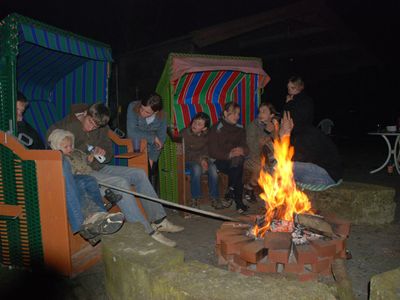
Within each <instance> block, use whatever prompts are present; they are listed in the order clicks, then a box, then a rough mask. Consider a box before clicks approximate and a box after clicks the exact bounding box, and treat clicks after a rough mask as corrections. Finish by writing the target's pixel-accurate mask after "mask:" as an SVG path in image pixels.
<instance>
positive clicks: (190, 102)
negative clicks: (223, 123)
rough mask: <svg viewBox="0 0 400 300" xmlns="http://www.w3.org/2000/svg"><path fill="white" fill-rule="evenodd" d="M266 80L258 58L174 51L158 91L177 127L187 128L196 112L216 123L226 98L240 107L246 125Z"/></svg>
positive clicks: (253, 115) (266, 77)
mask: <svg viewBox="0 0 400 300" xmlns="http://www.w3.org/2000/svg"><path fill="white" fill-rule="evenodd" d="M269 80H270V77H269V76H268V74H267V73H266V72H265V71H264V70H263V67H262V61H261V59H259V58H248V57H227V56H211V55H190V54H176V53H173V54H170V56H169V58H168V61H167V64H166V66H165V68H164V72H163V75H162V77H161V79H160V81H159V84H158V87H157V91H158V92H159V93H160V94H161V95H162V96H163V99H164V104H165V106H166V107H167V108H168V110H169V113H170V117H171V119H170V122H171V123H172V124H173V125H174V126H176V128H177V130H180V129H182V128H184V127H186V126H187V125H188V124H189V123H190V120H191V118H192V117H193V116H194V115H195V114H196V113H197V112H199V111H204V112H206V113H208V114H209V115H210V117H211V120H212V123H215V122H217V120H218V118H219V116H220V114H221V112H222V109H223V106H224V105H225V103H226V102H229V101H235V102H237V103H238V104H239V105H240V106H241V110H242V111H241V119H240V122H241V123H242V124H245V125H246V124H248V123H249V122H250V121H252V120H253V119H254V117H255V115H256V112H257V106H258V102H259V98H260V93H261V91H262V88H263V87H264V86H265V85H266V84H267V83H268V81H269Z"/></svg>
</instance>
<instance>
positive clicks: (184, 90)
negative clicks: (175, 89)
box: [178, 73, 194, 103]
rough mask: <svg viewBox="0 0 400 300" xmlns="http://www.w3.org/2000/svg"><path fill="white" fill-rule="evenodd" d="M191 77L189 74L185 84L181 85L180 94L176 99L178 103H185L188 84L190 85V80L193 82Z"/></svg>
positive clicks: (191, 74)
mask: <svg viewBox="0 0 400 300" xmlns="http://www.w3.org/2000/svg"><path fill="white" fill-rule="evenodd" d="M193 77H194V73H190V74H189V75H188V76H187V77H186V79H185V82H184V83H183V87H182V90H181V92H180V94H179V97H178V103H185V99H186V95H187V91H188V89H189V86H190V83H191V82H192V80H193Z"/></svg>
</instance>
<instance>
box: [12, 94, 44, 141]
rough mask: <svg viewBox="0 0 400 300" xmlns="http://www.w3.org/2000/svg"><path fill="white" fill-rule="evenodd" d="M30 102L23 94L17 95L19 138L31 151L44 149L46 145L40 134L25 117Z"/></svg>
mask: <svg viewBox="0 0 400 300" xmlns="http://www.w3.org/2000/svg"><path fill="white" fill-rule="evenodd" d="M28 104H29V103H28V100H27V99H26V97H25V96H24V94H22V93H21V92H18V94H17V138H18V139H19V141H20V142H21V143H22V144H24V145H25V146H26V147H27V148H29V149H44V144H43V141H42V139H41V138H40V136H39V134H38V132H37V131H36V130H35V129H34V128H33V127H32V126H31V125H30V124H29V123H27V122H25V121H24V119H23V115H24V112H25V110H26V108H27V106H28Z"/></svg>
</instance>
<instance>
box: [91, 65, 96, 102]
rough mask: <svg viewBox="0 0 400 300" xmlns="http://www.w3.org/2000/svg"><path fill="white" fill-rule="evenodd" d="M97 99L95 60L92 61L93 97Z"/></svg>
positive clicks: (94, 99)
mask: <svg viewBox="0 0 400 300" xmlns="http://www.w3.org/2000/svg"><path fill="white" fill-rule="evenodd" d="M92 101H97V62H95V61H94V62H93V99H92Z"/></svg>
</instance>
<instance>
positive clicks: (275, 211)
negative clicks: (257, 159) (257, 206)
mask: <svg viewBox="0 0 400 300" xmlns="http://www.w3.org/2000/svg"><path fill="white" fill-rule="evenodd" d="M293 154H294V148H293V147H292V146H290V136H284V137H282V138H281V139H280V140H279V138H277V139H275V141H274V156H275V159H276V161H277V164H276V166H275V169H274V172H273V174H272V175H271V174H269V173H268V172H266V171H264V170H263V169H261V172H260V177H259V178H258V183H259V184H260V186H261V188H262V190H263V192H262V193H261V194H260V197H261V198H262V199H263V200H264V201H265V207H266V213H265V225H264V226H263V227H261V228H259V227H258V226H257V225H256V226H255V227H254V228H253V234H254V235H255V236H261V237H262V236H264V234H265V232H266V231H267V230H268V229H269V228H270V226H271V222H272V220H273V219H278V220H285V221H293V215H294V213H298V214H299V213H305V212H308V213H312V211H311V202H310V201H309V200H308V197H307V195H305V194H304V193H303V192H301V191H299V190H297V188H296V183H295V182H294V179H293V171H292V168H293V162H292V157H293ZM262 165H264V161H263V164H262Z"/></svg>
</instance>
